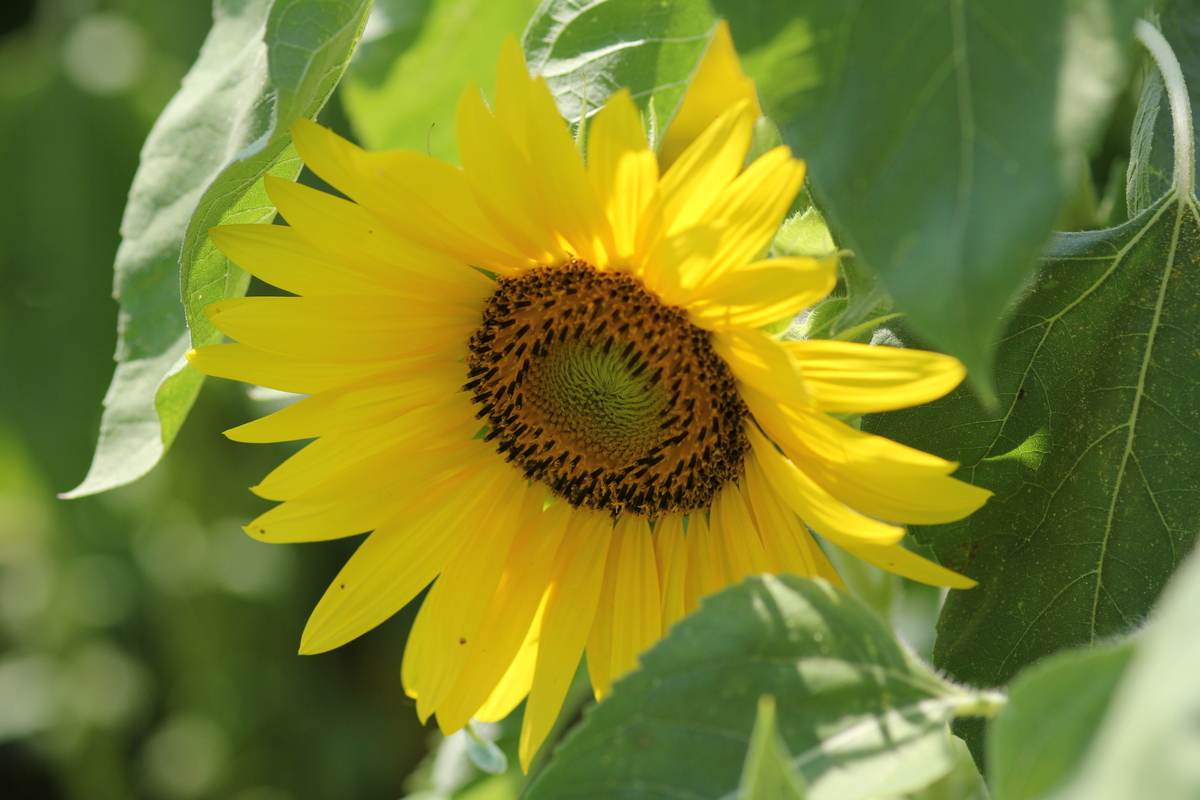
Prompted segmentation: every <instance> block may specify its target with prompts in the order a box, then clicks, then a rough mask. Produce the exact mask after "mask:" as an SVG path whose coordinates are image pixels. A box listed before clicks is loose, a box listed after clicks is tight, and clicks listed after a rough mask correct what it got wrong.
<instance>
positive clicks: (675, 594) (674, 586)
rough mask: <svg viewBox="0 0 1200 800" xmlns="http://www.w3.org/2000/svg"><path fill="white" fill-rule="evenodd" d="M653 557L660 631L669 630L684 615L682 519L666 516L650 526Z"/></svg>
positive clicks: (677, 516)
mask: <svg viewBox="0 0 1200 800" xmlns="http://www.w3.org/2000/svg"><path fill="white" fill-rule="evenodd" d="M654 557H655V560H656V561H657V562H658V587H659V590H660V591H661V592H662V600H661V605H662V612H663V618H662V629H663V632H664V633H665V632H666V631H669V630H670V629H671V626H672V625H674V624H675V623H676V622H677V621H678V620H679V619H680V618H681V617H683V614H684V611H683V607H684V588H685V585H686V582H687V541H686V538H685V536H684V533H683V515H682V514H667V515H666V516H662V517H659V518H658V522H656V523H655V525H654Z"/></svg>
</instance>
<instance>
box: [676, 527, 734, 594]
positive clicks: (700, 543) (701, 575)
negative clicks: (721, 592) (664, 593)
mask: <svg viewBox="0 0 1200 800" xmlns="http://www.w3.org/2000/svg"><path fill="white" fill-rule="evenodd" d="M686 539H687V582H686V583H685V584H684V592H683V594H684V602H683V607H684V613H686V614H690V613H692V612H693V611H695V610H696V609H697V608H699V607H700V600H701V598H704V597H707V596H708V595H710V594H712V593H713V592H715V591H717V590H718V589H720V588H721V587H722V586H723V585H724V581H723V577H722V575H721V569H720V565H719V564H717V563H715V562H716V559H715V558H714V555H713V554H714V552H715V551H716V543H715V541H714V537H713V534H712V530H711V527H710V526H709V522H708V515H707V513H706V512H704V511H699V512H694V513H692V514H689V515H688V528H687V537H686Z"/></svg>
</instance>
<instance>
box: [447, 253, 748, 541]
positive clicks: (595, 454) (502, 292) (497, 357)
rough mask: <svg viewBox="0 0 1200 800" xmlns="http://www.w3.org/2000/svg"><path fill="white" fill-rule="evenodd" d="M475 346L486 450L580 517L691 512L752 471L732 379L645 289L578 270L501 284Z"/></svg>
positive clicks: (472, 361) (679, 316)
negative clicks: (745, 465)
mask: <svg viewBox="0 0 1200 800" xmlns="http://www.w3.org/2000/svg"><path fill="white" fill-rule="evenodd" d="M469 346H470V356H469V357H468V359H467V364H468V366H469V367H470V381H469V382H468V383H467V385H466V387H464V388H465V389H466V390H467V391H471V392H474V395H475V396H474V398H473V402H475V403H479V404H481V405H482V408H481V410H480V411H479V414H478V416H479V418H480V419H484V418H486V419H487V423H488V426H489V428H490V430H489V431H488V434H487V437H486V438H487V439H488V440H489V441H495V442H496V450H497V452H499V453H503V454H504V455H505V457H506V459H507V460H508V461H509V462H511V463H514V464H515V465H516V466H518V467H519V468H521V469H522V470H523V471H524V472H525V476H526V477H527V478H529V479H530V480H537V481H541V482H542V483H544V484H545V485H546V486H547V487H548V488H549V489H550V491H551V492H553V493H554V494H555V495H557V496H559V497H561V498H563V499H565V500H566V501H568V502H569V503H571V504H572V505H573V506H576V507H579V506H586V507H588V508H592V509H596V510H607V511H610V512H612V513H614V514H616V513H618V512H620V511H622V510H627V511H631V512H634V513H639V514H644V515H646V516H651V517H656V516H658V515H659V514H662V513H666V512H675V511H682V512H688V511H693V510H695V509H698V508H704V507H707V506H708V505H709V504H710V503H711V501H712V498H713V495H715V494H716V492H717V491H718V490H719V489H720V487H721V486H722V485H723V484H724V483H725V482H726V481H728V480H730V479H732V478H736V477H738V476H739V475H740V473H741V469H742V455H743V453H744V452H745V449H746V447H747V442H746V437H745V434H744V433H743V431H742V421H743V418H744V417H745V416H746V413H747V412H746V408H745V405H744V404H743V403H742V401H741V398H740V397H739V396H738V394H737V390H736V388H735V386H734V382H733V375H732V373H730V371H729V367H728V366H727V365H726V364H725V362H724V361H722V360H721V359H720V357H719V356H717V354H716V352H714V351H713V349H712V345H710V344H709V341H708V335H707V334H706V333H705V332H704V331H702V330H700V329H699V328H696V327H695V326H693V325H691V324H690V323H689V322H688V320H687V316H686V314H684V312H683V311H681V310H680V309H678V308H674V307H671V306H667V305H664V304H663V303H662V301H660V300H659V299H658V298H657V297H655V296H653V295H652V294H650V293H649V292H647V291H646V290H645V288H643V287H642V285H641V283H640V282H639V281H638V280H637V279H635V278H632V277H630V276H628V275H625V274H622V273H616V272H600V271H598V270H596V269H594V268H592V267H591V266H589V265H588V264H586V263H584V262H582V261H578V260H573V261H571V262H570V263H569V264H567V265H565V266H563V267H542V268H538V269H534V270H530V271H529V272H527V273H525V274H523V275H521V276H520V277H517V278H500V279H498V281H497V287H496V292H495V294H493V295H492V296H491V297H490V298H488V300H487V302H486V303H485V304H484V308H483V324H482V325H480V326H479V328H478V329H477V330H476V331H475V333H474V335H473V336H472V337H471V340H470V342H469Z"/></svg>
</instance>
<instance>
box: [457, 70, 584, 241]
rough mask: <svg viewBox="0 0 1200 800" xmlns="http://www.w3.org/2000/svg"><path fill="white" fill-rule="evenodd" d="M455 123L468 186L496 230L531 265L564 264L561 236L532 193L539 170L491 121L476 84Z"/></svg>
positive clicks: (469, 88)
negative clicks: (530, 184)
mask: <svg viewBox="0 0 1200 800" xmlns="http://www.w3.org/2000/svg"><path fill="white" fill-rule="evenodd" d="M457 120H458V121H457V128H456V131H457V137H458V152H459V154H460V155H461V156H462V162H463V170H464V172H465V173H466V176H467V184H468V185H469V186H470V187H471V191H472V193H473V194H474V195H475V199H476V201H477V202H478V203H479V205H480V207H481V208H482V209H483V212H484V214H485V215H486V216H487V218H488V219H489V220H490V221H491V223H492V225H493V226H494V227H495V228H496V230H498V231H499V232H500V233H501V235H502V236H504V238H505V239H507V240H508V241H509V242H510V243H511V245H512V246H513V247H514V248H515V249H516V250H517V251H518V252H520V253H521V254H522V255H523V256H525V257H526V258H528V259H529V260H531V261H534V262H536V263H539V264H562V263H564V262H565V261H566V260H567V254H566V251H565V250H563V248H562V246H561V244H560V241H559V239H558V237H557V236H556V235H555V234H557V233H558V231H556V230H553V229H550V228H549V227H548V225H547V222H546V220H545V219H544V218H543V214H542V211H543V208H542V204H541V202H540V199H539V198H538V196H537V193H536V192H531V191H529V183H530V181H531V180H534V177H533V174H534V171H535V167H534V166H533V165H532V164H531V163H530V162H529V159H528V158H527V157H526V156H525V154H524V153H522V152H521V151H520V149H519V148H518V147H517V145H516V143H515V142H513V140H512V137H511V136H509V134H508V131H506V130H505V129H504V128H503V127H502V126H501V125H500V123H499V122H498V121H497V120H496V118H495V117H494V116H492V112H490V111H489V110H488V108H487V106H486V105H484V103H483V98H482V97H481V96H480V94H479V90H478V89H477V88H476V87H475V85H474V84H471V85H469V86H467V88H466V90H465V91H464V92H463V93H462V95H461V96H460V98H459V101H458V116H457ZM558 124H563V123H562V120H561V119H560V120H559V122H558Z"/></svg>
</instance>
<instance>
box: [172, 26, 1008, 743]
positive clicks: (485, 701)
mask: <svg viewBox="0 0 1200 800" xmlns="http://www.w3.org/2000/svg"><path fill="white" fill-rule="evenodd" d="M759 114H760V112H759V109H758V105H757V101H756V100H755V98H754V89H753V85H752V84H751V83H750V82H749V81H748V80H747V79H746V78H745V77H744V76H743V75H742V73H741V71H740V67H739V66H738V64H737V59H736V56H735V55H734V53H733V48H732V43H731V42H730V41H729V38H728V32H727V30H726V29H725V28H724V27H722V28H720V29H719V30H718V33H717V35H716V37H715V38H714V41H713V43H712V45H711V46H710V48H709V51H708V54H707V55H706V57H705V60H704V61H703V62H702V65H701V67H700V69H699V72H698V74H697V77H696V80H695V81H694V82H693V84H692V86H691V88H690V89H689V91H688V94H687V96H686V98H685V101H684V104H683V106H682V108H681V110H680V112H679V114H678V115H677V117H676V120H675V122H674V123H673V124H672V126H671V127H670V128H669V129H668V131H667V132H666V134H665V136H664V138H663V142H662V145H661V148H660V150H659V152H658V153H657V154H656V153H655V152H654V151H653V150H652V149H651V148H650V147H649V145H648V143H647V140H646V135H645V133H644V130H643V126H642V123H641V120H640V117H639V114H638V111H637V109H636V107H635V106H634V104H633V102H632V100H631V98H630V95H629V93H628V92H625V91H622V92H618V93H617V94H615V95H614V96H613V97H612V98H611V99H610V100H609V102H608V103H607V104H606V105H605V106H604V108H603V109H601V110H600V111H599V112H598V113H596V115H595V118H594V120H593V121H592V122H591V125H590V131H589V134H588V137H587V151H588V154H587V159H586V162H585V160H584V159H583V158H582V157H581V156H580V154H579V152H578V150H577V149H576V146H575V142H574V141H573V139H572V136H571V133H570V130H569V127H568V125H567V123H566V122H565V121H564V120H563V119H562V118H561V117H560V116H559V113H558V111H557V109H556V107H555V104H554V100H553V98H552V96H551V94H550V92H549V90H548V88H547V86H546V84H545V82H544V81H543V80H542V79H540V78H531V77H530V76H529V74H528V71H527V69H526V66H525V63H524V61H523V59H522V57H521V53H520V50H519V48H518V47H517V45H516V42H515V41H513V40H511V39H510V40H509V41H508V42H507V43H506V45H505V47H504V50H503V54H502V56H501V62H500V71H499V76H498V80H497V88H496V100H495V107H494V111H493V110H490V109H489V108H488V107H487V106H486V105H485V104H484V102H483V100H482V98H481V96H480V94H479V92H478V91H477V90H476V89H475V88H474V87H468V89H467V90H466V91H465V92H464V94H463V95H462V99H461V101H460V103H459V108H458V121H457V135H458V146H459V152H460V154H461V157H462V162H463V167H462V168H461V169H460V168H457V167H454V166H451V165H449V164H445V163H442V162H439V161H437V160H435V159H433V158H430V157H428V156H425V155H422V154H420V153H415V152H408V151H391V152H379V153H370V152H364V151H362V150H361V149H359V148H358V147H356V146H354V145H352V144H351V143H349V142H346V141H344V140H342V139H341V138H339V137H337V136H336V135H334V134H332V133H331V132H329V131H326V130H324V129H322V128H320V127H318V126H317V125H315V124H313V123H311V122H301V123H299V124H298V125H297V126H296V127H295V129H294V131H293V135H294V139H295V143H296V146H297V148H298V150H299V152H300V154H301V155H302V156H303V158H304V160H305V162H306V163H307V164H308V166H309V167H310V168H312V169H313V170H314V171H315V172H316V173H317V174H319V175H320V176H322V177H323V178H325V179H326V180H327V181H329V182H330V183H331V184H332V185H333V186H335V187H336V188H337V189H339V190H340V191H342V192H344V193H345V194H346V195H347V196H349V197H350V198H351V201H352V202H351V201H347V200H342V199H339V198H336V197H334V196H331V195H328V194H324V193H321V192H318V191H315V190H312V189H307V188H305V187H303V186H300V185H297V184H294V183H289V182H285V181H279V180H272V179H269V178H268V181H267V190H268V192H269V194H270V196H271V199H272V201H273V202H274V203H275V204H276V206H277V207H278V208H279V210H280V211H281V212H282V214H283V216H284V218H285V219H286V220H287V222H288V223H289V226H288V227H282V226H269V225H229V226H223V227H219V228H215V229H213V230H212V231H211V232H210V234H211V236H212V239H213V241H214V242H215V243H216V245H217V246H218V247H219V248H220V249H221V250H222V251H223V252H225V253H226V254H227V255H228V256H229V257H230V258H232V259H233V260H234V261H235V262H236V263H238V264H239V265H241V266H242V267H244V268H245V269H247V270H248V271H250V272H251V273H253V274H255V275H257V276H258V277H260V278H262V279H263V280H266V281H268V282H270V283H273V284H275V285H276V286H279V287H280V288H283V289H285V290H287V291H289V292H293V293H294V294H296V295H298V296H296V297H251V298H242V299H236V300H227V301H222V302H219V303H216V304H215V305H213V306H211V307H210V308H209V309H208V312H209V315H210V318H211V320H212V322H213V324H214V325H216V326H217V328H218V329H220V330H221V331H223V332H224V333H226V334H228V335H229V336H230V337H232V338H233V339H234V340H236V342H237V343H236V344H221V345H215V346H211V347H205V348H201V349H200V350H197V351H193V352H192V353H190V354H189V358H190V359H191V362H192V363H193V364H194V365H195V366H196V367H197V368H199V369H200V370H201V371H203V372H206V373H208V374H210V375H218V376H223V377H229V378H235V379H239V380H244V381H249V382H252V383H256V384H261V385H264V386H269V387H273V388H277V389H281V390H284V391H289V392H298V393H303V394H307V395H310V396H309V397H307V398H306V399H303V400H301V401H299V402H297V403H295V404H294V405H292V406H290V407H288V408H285V409H284V410H282V411H279V412H276V413H275V414H272V415H270V416H267V417H265V418H263V419H260V420H257V421H254V422H251V423H249V424H247V425H243V426H241V427H238V428H235V429H233V430H231V431H229V432H228V435H229V436H230V437H231V438H233V439H236V440H238V441H246V442H269V441H284V440H295V439H310V438H312V439H316V441H314V442H312V443H311V444H309V445H308V446H307V447H305V448H304V449H303V450H301V451H300V452H299V453H298V454H296V455H295V456H293V457H292V458H290V459H288V460H287V461H286V462H285V463H284V464H282V465H281V466H280V467H279V468H277V469H276V470H274V471H273V472H272V473H271V474H269V475H268V476H267V477H266V479H265V480H263V482H262V483H261V484H260V485H259V486H257V487H255V491H256V492H257V493H258V494H260V495H262V496H263V497H266V498H269V499H272V500H279V501H283V502H282V504H281V505H279V506H277V507H275V508H274V509H272V510H271V511H269V512H267V513H266V514H264V515H263V516H261V517H259V518H258V519H257V520H255V521H254V522H253V523H251V524H250V525H249V526H248V527H247V531H248V532H249V533H250V535H251V536H254V537H255V538H258V539H261V540H264V541H268V542H301V541H316V540H321V539H331V538H336V537H341V536H349V535H353V534H359V533H364V532H367V531H373V533H371V535H370V536H369V537H368V538H367V539H366V540H365V541H364V542H363V544H362V545H361V546H360V547H359V549H358V551H357V552H356V553H355V554H354V556H353V557H352V558H351V559H350V561H349V562H347V564H346V565H345V566H344V567H343V569H342V571H341V572H340V573H339V574H338V576H337V578H336V579H335V580H334V581H333V583H332V585H331V586H330V588H329V590H328V591H327V592H326V594H325V596H324V597H323V598H322V599H321V601H320V603H319V604H318V605H317V608H316V609H315V611H314V612H313V614H312V617H311V619H310V620H309V623H308V626H307V628H306V629H305V631H304V635H303V639H302V643H301V651H302V652H305V653H316V652H322V651H325V650H328V649H331V648H334V647H337V646H339V645H341V644H343V643H345V642H347V641H349V640H351V639H353V638H355V637H357V636H359V635H360V634H362V633H364V632H365V631H367V630H370V629H371V628H373V627H374V626H376V625H378V624H379V623H380V622H382V621H384V620H385V619H387V618H388V617H389V616H391V615H392V614H394V613H395V612H396V611H397V610H398V609H400V607H402V606H403V605H404V604H406V603H407V602H409V601H410V600H412V599H413V598H414V597H416V596H417V594H418V593H419V592H420V591H421V590H422V589H424V588H425V587H426V586H427V585H429V584H430V582H432V581H434V580H435V579H436V583H434V585H433V588H432V590H431V591H430V593H429V595H428V597H427V598H426V600H425V602H424V605H423V606H422V608H421V611H420V613H419V615H418V617H417V620H416V623H415V625H414V627H413V631H412V634H411V637H410V640H409V643H408V646H407V649H406V651H405V657H404V665H403V681H404V685H405V688H406V690H407V691H408V693H409V694H410V695H412V696H414V697H415V698H416V700H417V708H418V712H419V713H420V715H421V716H422V718H427V717H428V716H429V715H431V714H434V713H436V715H437V719H438V723H439V724H440V725H441V727H442V728H443V730H445V731H453V730H456V729H458V728H459V727H461V726H463V725H464V724H465V723H466V722H467V721H468V720H469V719H470V718H472V717H475V718H478V719H481V720H494V719H500V718H502V717H504V716H506V715H507V714H508V713H509V712H510V711H511V710H512V709H513V708H514V707H515V706H516V705H517V704H518V703H519V702H520V701H521V700H522V699H525V698H526V697H528V704H527V706H526V712H525V722H524V728H523V730H522V736H521V759H522V763H523V764H525V765H527V764H528V761H529V759H530V758H531V757H532V755H533V753H534V752H535V751H536V749H537V747H538V745H539V744H540V743H541V741H542V740H543V739H544V738H545V736H546V734H547V733H548V732H549V730H550V726H551V725H552V723H553V722H554V719H555V717H556V715H557V713H558V711H559V708H560V706H561V704H562V701H563V698H564V695H565V693H566V690H567V686H568V684H569V682H570V680H571V677H572V675H573V674H574V671H575V668H576V666H577V664H578V663H579V660H580V657H581V655H582V654H583V653H584V650H585V648H586V651H587V663H588V670H589V673H590V675H591V679H592V683H593V685H594V687H595V690H596V693H597V695H598V696H600V695H603V694H604V693H606V692H607V691H608V689H609V686H610V685H611V682H612V680H614V679H615V678H617V677H619V676H620V675H621V674H622V673H624V672H626V671H628V670H629V669H631V668H632V667H634V666H635V664H636V659H637V654H638V653H639V652H640V651H642V650H643V649H645V648H646V647H647V646H649V645H650V644H652V643H653V642H655V641H656V640H657V639H658V638H659V637H660V636H662V635H663V632H664V631H665V630H666V629H667V627H668V626H670V625H671V624H672V622H674V621H675V620H676V619H678V618H679V617H680V616H682V615H683V614H685V613H687V612H688V611H689V610H691V609H693V608H695V607H696V606H697V604H698V602H699V599H700V598H701V597H703V596H705V595H707V594H709V593H711V592H714V591H717V590H719V589H720V588H721V587H723V586H725V585H727V584H729V583H730V582H733V581H738V580H741V579H742V578H743V577H744V576H746V575H748V574H752V573H757V572H764V571H769V572H776V571H787V572H794V573H798V574H801V575H809V576H821V577H824V578H826V579H828V580H830V581H832V582H835V583H840V581H839V579H838V576H837V573H836V572H835V571H834V570H833V568H832V567H831V565H830V563H829V561H828V560H827V559H826V558H825V556H824V555H823V554H822V552H821V549H820V548H819V547H818V546H817V545H816V543H815V542H814V541H813V538H812V536H811V535H810V533H809V529H811V530H813V531H815V532H816V533H818V534H820V535H822V536H824V537H825V538H827V539H828V540H829V541H831V542H833V543H834V544H836V545H838V546H840V547H842V548H844V549H846V550H848V551H849V552H850V553H852V554H854V555H856V556H858V557H860V558H862V559H864V560H866V561H868V562H870V563H873V564H876V565H879V566H881V567H883V568H885V569H888V570H891V571H893V572H896V573H899V574H901V575H906V576H908V577H911V578H914V579H916V580H920V581H925V582H930V583H936V584H941V585H948V586H958V587H966V586H970V585H972V582H971V581H969V580H967V579H965V578H963V577H961V576H959V575H957V574H955V573H953V572H950V571H949V570H946V569H944V568H942V567H940V566H938V565H936V564H933V563H931V562H928V561H926V560H924V559H922V558H920V557H918V556H916V555H914V554H912V553H910V552H909V551H907V550H905V549H904V548H902V547H900V546H899V545H898V544H897V542H898V541H899V539H900V538H901V537H902V536H903V533H904V530H903V528H901V527H898V526H897V525H896V524H892V523H919V524H932V523H940V522H947V521H950V520H955V519H959V518H961V517H963V516H965V515H967V514H969V513H970V512H972V511H973V510H975V509H976V508H977V507H979V506H980V505H981V504H982V503H983V502H984V500H985V499H986V498H987V494H988V493H987V492H985V491H983V490H981V489H977V488H975V487H973V486H970V485H968V484H965V483H961V482H959V481H957V480H954V479H953V478H951V477H949V474H950V473H951V472H952V471H953V470H954V468H955V466H956V465H955V464H953V463H951V462H947V461H944V460H942V459H940V458H937V457H935V456H932V455H929V454H926V453H922V452H920V451H917V450H913V449H910V448H908V447H904V446H901V445H899V444H896V443H895V442H892V441H889V440H887V439H882V438H880V437H876V436H872V435H869V434H866V433H862V432H860V431H858V430H856V429H854V428H852V427H850V426H849V425H846V424H844V423H842V422H840V421H838V420H837V419H835V418H834V417H832V416H830V414H831V413H843V412H857V413H865V412H873V411H883V410H888V409H895V408H901V407H905V406H908V405H913V404H916V403H921V402H925V401H927V400H930V399H933V398H936V397H939V396H941V395H943V394H945V393H946V392H948V391H949V390H950V389H952V388H953V387H954V386H955V385H957V384H958V383H959V381H960V380H961V379H962V375H963V370H962V367H961V365H960V364H959V363H958V362H957V361H955V360H954V359H952V358H948V357H946V356H942V355H938V354H935V353H926V352H920V351H912V350H899V349H893V348H886V347H867V346H865V345H857V344H848V343H840V342H829V341H779V340H777V339H776V338H775V337H772V336H770V335H768V334H767V333H764V332H763V331H762V328H763V326H766V325H768V324H770V323H773V322H776V321H778V320H780V319H782V318H786V317H789V316H791V315H793V314H795V313H796V312H797V311H799V310H801V309H803V308H805V307H807V306H810V305H812V304H813V303H815V302H817V301H818V300H820V299H821V298H823V297H824V296H825V295H826V294H828V293H829V291H830V290H831V289H832V288H833V286H834V282H835V265H834V263H833V262H832V261H829V260H818V259H811V258H775V259H767V260H759V256H760V254H761V253H763V252H764V251H765V250H766V248H767V246H768V244H769V243H770V241H771V239H772V236H773V235H774V233H775V230H776V229H777V227H778V225H779V223H780V221H781V219H782V218H783V216H784V214H785V213H786V212H787V209H788V207H789V204H790V203H791V202H792V199H793V198H794V196H795V194H796V192H797V191H798V190H799V188H800V185H801V183H802V182H803V179H804V165H803V163H802V162H800V161H797V160H795V159H794V158H792V155H791V153H790V151H789V150H788V149H787V148H786V147H778V148H776V149H774V150H772V151H770V152H768V153H766V154H765V155H762V156H761V157H759V158H758V159H756V160H755V161H754V162H753V163H751V164H750V165H748V166H746V165H745V164H744V161H745V158H746V154H747V152H748V150H749V147H750V140H751V129H752V126H753V124H754V122H755V120H756V118H757V117H758V116H759ZM883 520H888V521H890V522H885V521H883Z"/></svg>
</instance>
